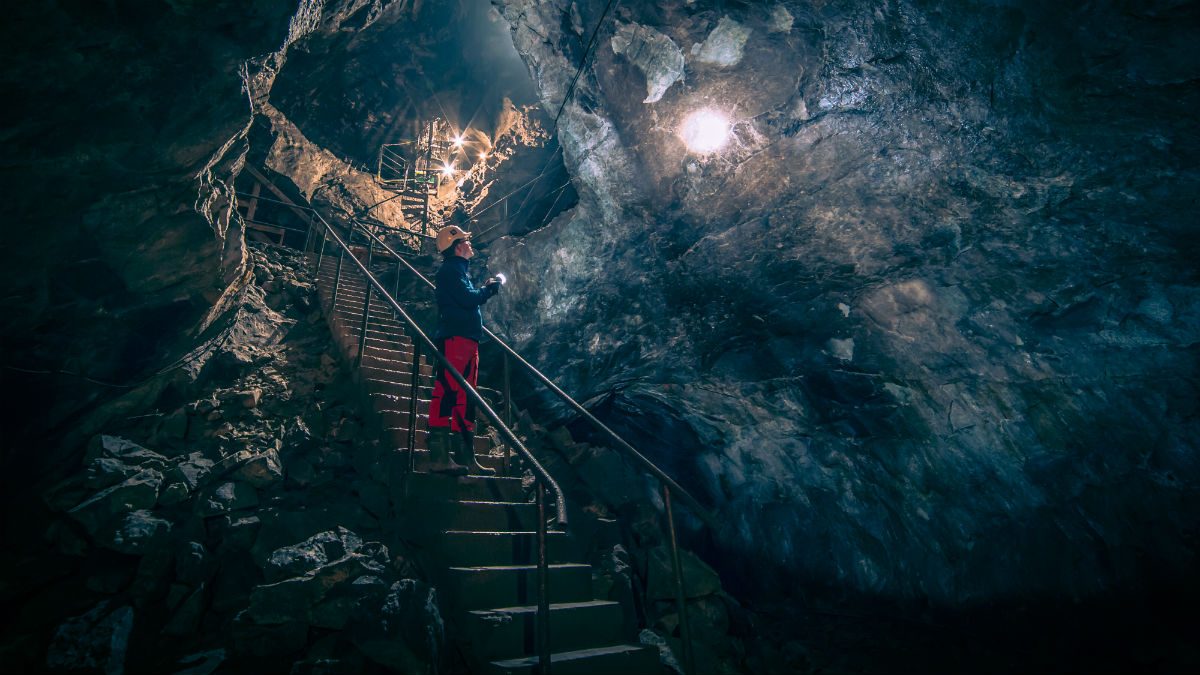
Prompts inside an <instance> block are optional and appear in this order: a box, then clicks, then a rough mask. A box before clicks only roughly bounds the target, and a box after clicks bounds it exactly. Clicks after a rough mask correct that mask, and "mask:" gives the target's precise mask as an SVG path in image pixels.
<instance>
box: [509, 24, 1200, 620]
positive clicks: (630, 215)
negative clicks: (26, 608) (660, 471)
mask: <svg viewBox="0 0 1200 675" xmlns="http://www.w3.org/2000/svg"><path fill="white" fill-rule="evenodd" d="M501 4H502V5H503V14H504V16H505V18H506V19H507V20H508V21H509V22H510V23H511V24H512V30H513V39H514V42H515V44H516V45H517V48H518V50H519V51H520V52H521V53H522V55H523V58H524V59H525V60H526V63H527V64H528V66H529V70H530V73H531V75H532V76H533V78H534V80H535V81H536V82H537V83H538V87H539V93H540V95H541V97H542V101H543V105H545V106H546V107H548V108H553V109H557V108H558V107H559V106H563V110H564V113H563V116H562V118H561V119H560V120H559V123H558V128H557V132H558V134H559V141H560V143H561V144H562V146H563V148H564V151H565V153H564V157H565V161H566V163H567V167H568V169H569V170H570V171H571V172H572V174H573V175H574V177H575V180H576V181H577V183H578V188H579V190H580V195H581V196H580V204H579V205H578V206H577V207H576V208H575V210H574V211H573V212H572V213H571V214H570V215H563V216H561V217H560V218H558V219H557V220H555V221H554V222H553V223H552V224H551V225H550V226H549V227H547V228H545V229H543V230H540V231H538V232H535V233H532V234H530V235H528V236H525V237H523V238H520V239H512V240H505V241H500V242H496V243H495V244H493V245H492V246H491V247H490V248H489V250H488V252H487V253H488V263H489V266H490V267H491V268H492V269H494V270H503V271H506V272H510V273H511V274H510V278H511V279H512V282H511V283H510V284H509V286H508V287H507V288H506V292H505V294H504V296H503V297H502V298H501V299H500V301H499V302H494V303H490V304H489V305H488V307H487V308H486V309H487V312H488V313H489V318H490V320H492V321H493V322H494V323H495V324H497V325H499V326H501V327H502V328H503V332H504V333H507V334H508V335H510V336H511V337H512V338H513V339H514V340H515V341H516V343H517V345H518V346H519V348H521V349H523V350H524V351H525V353H526V354H527V355H529V356H530V357H532V358H533V359H534V361H535V363H536V364H537V365H538V366H539V367H541V368H543V369H545V370H546V371H547V372H549V373H551V374H552V376H554V377H555V378H556V379H558V380H559V382H560V383H563V384H565V388H566V389H567V390H568V391H571V392H573V393H576V394H577V395H578V396H579V397H581V398H584V399H586V398H589V397H593V398H594V399H599V398H603V399H606V400H607V403H605V404H604V406H603V407H604V411H605V413H606V419H607V420H608V421H609V422H610V423H611V424H613V425H614V426H616V427H618V428H620V429H621V430H622V431H624V432H626V433H628V434H629V435H630V436H631V437H632V438H633V439H634V440H636V441H637V444H638V445H639V447H642V448H643V449H645V451H646V452H647V453H649V454H650V455H651V456H652V458H653V459H654V460H655V461H657V462H660V463H661V464H662V465H663V466H665V467H667V468H668V470H669V471H670V472H672V473H673V474H674V475H676V476H679V477H680V478H681V480H684V481H685V484H686V485H688V486H689V487H691V488H693V489H695V490H697V491H698V492H700V493H702V499H703V500H704V501H706V502H708V503H710V504H712V505H713V506H714V508H716V509H717V510H718V511H719V512H720V513H721V514H722V516H723V519H724V521H725V522H726V523H727V524H728V526H727V528H726V529H725V530H724V531H722V532H721V533H720V534H719V538H720V539H721V540H722V541H723V546H724V547H725V549H726V551H727V553H726V555H727V559H728V560H730V561H736V563H733V562H731V563H730V566H729V568H728V571H730V572H732V573H737V571H738V570H739V569H740V570H742V571H743V572H744V574H743V575H742V582H743V583H744V584H746V585H747V586H748V587H749V588H757V589H759V590H760V591H761V592H763V593H770V594H775V593H778V591H779V589H784V588H797V589H799V588H808V587H811V588H820V587H830V588H834V589H842V590H846V589H856V590H857V591H859V592H861V593H862V594H865V595H868V596H872V597H888V598H900V599H914V600H918V601H921V602H925V601H931V602H933V603H935V604H942V605H961V604H963V603H968V602H974V601H984V600H986V599H998V598H1007V597H1031V596H1034V595H1037V596H1042V595H1043V594H1045V595H1047V596H1050V597H1061V598H1080V599H1086V598H1096V597H1099V596H1102V595H1104V594H1106V593H1109V592H1120V593H1123V592H1125V591H1126V590H1129V589H1136V588H1144V587H1146V586H1153V585H1154V584H1155V582H1156V581H1157V580H1159V579H1161V578H1162V577H1160V576H1159V575H1162V574H1165V575H1167V576H1168V577H1171V578H1179V579H1182V578H1186V575H1187V574H1188V573H1187V570H1188V569H1190V567H1192V566H1193V565H1194V562H1195V560H1196V548H1195V545H1194V542H1192V541H1191V540H1190V539H1189V535H1188V534H1187V533H1188V532H1189V531H1191V530H1192V529H1194V527H1195V524H1196V522H1197V516H1198V515H1200V514H1198V512H1197V510H1196V508H1195V503H1194V500H1193V499H1192V498H1191V497H1190V496H1189V495H1190V494H1191V492H1192V490H1193V489H1194V485H1195V484H1196V481H1197V479H1198V478H1200V473H1198V467H1197V465H1196V464H1195V462H1193V461H1192V460H1191V459H1190V458H1191V457H1192V456H1193V455H1194V454H1195V453H1194V449H1195V441H1194V439H1195V437H1196V431H1197V429H1196V425H1195V421H1194V416H1192V415H1191V413H1190V411H1191V410H1192V409H1193V408H1194V401H1195V400H1196V395H1197V393H1198V392H1197V391H1196V383H1195V379H1194V372H1195V366H1196V363H1195V357H1196V353H1195V345H1196V342H1197V335H1198V334H1200V333H1198V332H1197V317H1198V316H1200V315H1198V314H1197V311H1198V309H1197V308H1198V305H1197V303H1196V298H1197V287H1196V285H1195V278H1194V275H1193V274H1192V272H1191V271H1190V269H1189V268H1190V265H1189V264H1187V263H1184V262H1183V261H1185V260H1190V259H1191V257H1192V253H1193V252H1194V247H1195V242H1194V238H1192V237H1191V236H1190V234H1189V232H1190V230H1191V226H1190V225H1189V224H1188V217H1187V216H1185V215H1183V214H1186V213H1188V212H1189V211H1190V200H1191V196H1190V195H1192V194H1193V193H1194V192H1195V190H1196V187H1197V179H1198V177H1200V176H1198V174H1197V172H1196V170H1195V163H1194V162H1193V161H1191V160H1190V159H1189V158H1190V157H1191V156H1193V155H1194V154H1195V150H1196V138H1197V137H1198V136H1197V134H1196V132H1197V129H1196V123H1195V117H1194V115H1191V114H1190V113H1189V112H1187V111H1188V110H1189V106H1191V105H1193V104H1194V103H1195V102H1196V99H1197V89H1196V87H1195V86H1194V82H1195V77H1196V74H1197V72H1200V67H1198V66H1200V64H1197V62H1196V60H1195V59H1194V58H1193V57H1191V56H1184V55H1183V54H1182V52H1181V51H1175V52H1170V51H1169V50H1170V49H1171V48H1170V47H1168V45H1180V44H1181V43H1180V42H1179V40H1181V39H1183V38H1182V32H1180V31H1179V30H1177V27H1178V26H1181V25H1185V24H1186V25H1195V20H1196V15H1195V10H1194V9H1192V8H1188V7H1186V6H1184V5H1179V4H1178V3H1171V2H1161V3H1151V4H1150V5H1143V6H1140V7H1139V9H1138V10H1136V11H1132V12H1129V11H1125V10H1123V9H1121V7H1120V6H1118V4H1117V3H1090V4H1089V5H1088V6H1087V7H1086V8H1084V7H1082V6H1075V5H1071V6H1066V5H1058V6H1055V7H1054V8H1053V9H1051V8H1048V7H1046V6H1044V5H1041V4H1039V3H1016V4H1011V3H1010V4H1009V5H1006V6H1005V7H1004V8H1000V7H996V6H993V5H990V4H987V3H966V4H964V3H910V2H898V3H897V2H822V3H799V2H776V3H768V4H766V5H760V4H727V3H715V2H699V1H698V2H687V3H682V2H681V3H643V4H638V5H636V6H633V5H623V6H620V7H619V8H617V9H616V10H615V11H614V16H609V17H607V18H606V19H605V21H606V22H607V23H605V24H603V25H602V26H601V29H600V32H599V37H600V39H599V40H597V46H596V48H595V51H594V53H593V54H592V56H591V57H590V59H589V60H588V61H587V67H586V68H585V70H584V73H583V75H582V76H581V77H580V78H579V79H578V82H577V83H576V84H575V90H574V92H573V94H572V95H571V96H570V97H569V98H568V96H567V95H568V92H569V89H570V86H571V83H572V79H573V76H574V74H575V68H576V66H577V65H578V64H579V63H580V62H581V61H582V60H583V58H584V54H583V50H582V42H583V41H584V40H586V39H587V37H588V35H589V34H590V31H591V30H592V29H593V28H594V27H595V26H596V25H597V23H599V22H600V21H601V19H602V13H603V10H604V5H605V3H601V2H565V1H559V2H529V1H526V0H509V1H506V2H503V3H501ZM573 12H574V14H572V13H573ZM565 16H577V17H579V20H578V21H573V22H566V21H563V20H561V19H562V17H565ZM643 35H644V36H657V35H661V36H663V37H664V38H665V39H669V40H670V41H671V42H672V43H674V44H675V45H677V46H678V48H679V49H680V50H681V51H682V52H683V54H684V55H685V60H684V63H685V67H684V69H683V73H682V76H681V78H680V79H679V81H678V82H676V83H674V84H673V85H671V86H670V87H669V88H666V89H665V91H663V92H662V96H661V97H660V98H656V97H655V96H651V97H650V98H649V99H647V97H646V94H645V91H646V88H645V87H644V86H643V84H642V83H643V82H645V81H646V80H647V78H648V77H650V76H649V74H648V73H646V72H645V71H646V70H647V65H646V63H645V61H646V59H647V57H646V56H645V55H644V54H645V52H643V53H642V55H639V54H638V53H637V52H636V51H635V52H634V53H632V54H631V53H629V48H628V47H627V43H629V42H630V40H631V39H632V38H633V37H634V36H643ZM1051 35H1053V37H1050V36H1051ZM609 38H611V40H610V39H609ZM656 39H657V40H658V42H661V43H662V44H663V45H665V44H666V42H665V41H664V40H663V39H660V38H656ZM643 40H646V41H647V44H648V45H653V44H657V43H656V42H654V41H653V40H649V38H643ZM1182 51H1188V50H1182ZM652 70H653V69H652ZM654 72H658V71H657V70H655V71H654ZM663 72H666V71H665V70H664V71H663ZM651 79H652V80H653V81H659V80H657V79H655V78H651ZM661 81H662V82H665V81H666V79H662V80H661ZM657 90H658V88H655V87H653V86H652V89H651V91H652V93H654V92H657ZM564 99H566V103H565V105H564ZM1134 100H1136V101H1139V102H1141V103H1140V105H1139V106H1137V108H1136V109H1133V108H1131V107H1129V106H1126V105H1121V104H1118V103H1116V101H1134ZM705 108H707V109H711V110H715V111H718V112H720V113H722V114H724V115H725V116H727V117H728V119H729V124H730V127H729V132H730V135H729V140H728V142H727V143H726V145H725V146H724V147H723V148H722V149H720V150H719V151H717V152H715V153H710V154H697V153H690V152H689V151H688V149H687V148H686V147H685V145H684V143H683V142H682V140H681V139H680V138H679V136H678V135H677V134H678V130H679V129H680V127H681V125H682V123H683V122H684V120H685V119H686V118H687V117H688V115H690V114H691V113H693V112H694V111H696V110H699V109H705ZM1152 110H1153V111H1154V112H1151V111H1152ZM1134 139H1138V140H1134ZM1155 513H1171V514H1174V515H1173V516H1172V517H1171V518H1169V519H1166V520H1163V519H1159V518H1156V517H1154V516H1152V515H1151V514H1155ZM750 560H753V561H755V564H753V565H751V564H746V563H747V561H750Z"/></svg>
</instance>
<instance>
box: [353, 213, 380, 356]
mask: <svg viewBox="0 0 1200 675" xmlns="http://www.w3.org/2000/svg"><path fill="white" fill-rule="evenodd" d="M364 227H365V226H364ZM374 252H375V240H374V239H372V238H370V237H368V238H367V264H366V268H367V271H368V272H369V271H370V270H371V257H372V254H373V253H374ZM363 290H364V291H366V298H364V299H363V318H362V333H361V334H360V335H359V336H358V358H356V359H355V360H354V365H355V366H361V365H362V360H363V352H365V351H367V326H368V325H370V322H371V292H372V291H374V290H375V289H373V288H371V284H370V283H369V282H367V283H365V284H363Z"/></svg>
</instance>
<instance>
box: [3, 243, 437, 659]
mask: <svg viewBox="0 0 1200 675" xmlns="http://www.w3.org/2000/svg"><path fill="white" fill-rule="evenodd" d="M248 251H249V255H250V264H249V269H250V270H251V275H252V280H251V282H250V283H249V285H248V286H246V287H245V289H244V290H243V291H242V293H241V297H240V301H239V304H238V306H237V307H236V308H234V309H233V310H232V311H231V313H232V315H233V316H231V317H228V325H226V326H225V328H224V330H223V332H222V333H221V334H219V335H218V336H217V337H218V339H216V340H213V341H211V342H210V343H208V344H206V345H202V347H203V349H200V350H198V351H197V352H196V353H194V354H193V358H192V360H191V361H190V362H189V364H188V367H187V368H180V369H178V370H177V371H176V373H177V374H176V376H175V377H174V378H173V379H172V381H171V384H170V387H169V388H167V389H165V390H164V391H163V393H162V394H160V396H159V398H158V399H157V401H156V405H157V406H158V408H157V409H156V410H151V411H149V412H147V413H143V414H139V415H134V416H132V418H131V419H128V420H125V421H124V422H123V423H122V424H117V423H110V428H111V430H112V432H113V433H111V434H100V435H97V436H96V437H95V438H93V439H92V440H91V441H90V442H89V443H88V445H87V448H86V451H85V452H84V453H83V456H82V459H81V460H80V461H81V467H80V470H79V471H77V472H74V473H72V474H71V475H70V476H69V477H68V478H66V479H65V480H63V481H62V482H60V483H59V484H57V485H55V486H53V487H52V488H51V489H49V490H48V491H47V492H46V493H45V494H44V496H43V499H44V500H45V503H46V504H47V505H48V506H49V508H50V509H51V511H52V512H54V513H55V514H56V515H55V516H54V517H53V518H52V519H51V520H50V522H49V527H47V528H46V531H45V535H44V536H43V537H42V539H41V540H38V539H36V538H34V539H33V540H32V541H30V542H27V544H26V545H25V546H23V547H22V550H21V551H20V552H18V553H15V554H14V556H13V562H12V564H13V565H14V566H15V572H14V573H19V574H21V576H22V578H23V579H25V580H26V581H27V582H28V587H26V588H13V587H10V586H9V583H10V582H5V584H6V585H5V588H4V590H5V593H6V598H7V599H6V605H8V606H10V607H12V609H13V611H14V612H16V613H19V614H20V615H21V616H23V617H24V620H25V621H24V625H22V626H19V627H10V628H11V632H10V631H6V634H5V637H4V642H3V643H2V646H3V648H4V650H5V654H6V662H8V663H11V664H14V665H20V664H25V666H26V667H27V668H36V667H44V668H50V669H52V670H55V671H61V672H74V671H82V670H88V671H89V672H90V670H97V669H99V670H103V671H104V672H106V673H110V674H111V675H119V674H120V673H122V672H160V671H164V670H170V671H176V670H182V669H184V668H185V667H186V666H188V664H189V663H191V662H193V661H195V662H198V663H200V664H207V665H206V666H204V667H209V666H211V668H209V670H206V671H205V672H212V669H215V668H216V667H217V666H221V667H223V668H226V669H233V670H245V669H250V668H264V667H266V668H267V669H268V670H272V671H274V670H277V669H278V668H279V662H280V660H281V659H283V660H286V662H287V664H289V665H288V667H287V668H285V670H290V669H292V668H293V667H294V668H295V669H296V670H297V671H298V672H307V671H308V670H321V669H322V668H335V667H336V668H345V669H350V670H362V669H363V668H368V669H369V668H374V667H387V668H392V669H399V670H406V671H411V670H422V669H434V670H436V669H437V668H438V667H439V664H440V662H441V659H443V658H445V656H446V654H445V648H444V644H443V643H444V639H445V638H444V634H445V629H444V627H443V625H442V619H441V617H440V614H439V608H438V600H437V595H436V592H435V591H434V589H432V587H430V586H429V585H428V584H427V583H426V582H425V581H423V573H422V572H421V571H420V569H419V568H417V567H416V566H415V565H413V564H412V562H411V559H412V557H413V556H412V553H411V552H410V551H407V550H405V548H404V547H403V546H399V547H397V546H393V547H392V548H391V549H389V547H388V546H386V545H384V544H383V543H381V542H380V539H381V537H382V536H383V535H382V533H383V531H384V528H385V526H386V525H388V523H385V522H383V519H385V518H388V517H390V515H391V514H390V513H389V511H388V509H389V507H388V502H387V498H386V493H387V492H386V491H387V489H388V485H389V483H388V480H389V478H388V475H387V472H386V471H384V472H381V471H376V470H373V467H374V463H375V461H376V455H377V452H376V450H375V448H374V446H373V442H372V441H370V440H369V439H368V438H367V437H366V433H365V431H364V429H363V422H362V419H361V418H360V417H359V413H358V405H357V402H356V401H355V399H354V395H353V391H354V390H353V389H352V388H350V387H349V386H348V384H349V383H348V381H347V378H346V377H345V375H344V373H342V372H341V369H340V367H339V366H338V363H337V361H336V360H335V358H334V356H333V354H334V353H335V352H334V351H333V344H332V340H333V338H332V335H331V334H330V332H329V329H328V327H327V326H326V325H325V323H324V321H323V319H322V318H321V315H320V313H319V311H318V310H317V309H316V305H315V302H313V301H312V299H311V296H314V295H315V292H316V288H315V286H314V284H313V283H312V280H311V278H310V272H308V271H307V270H306V269H303V268H302V266H301V260H302V256H300V254H298V253H295V252H290V251H286V250H283V249H273V248H267V249H259V248H253V247H251V248H249V249H248ZM272 307H274V308H275V309H272ZM360 469H361V472H360ZM372 487H373V488H374V489H375V491H377V492H383V494H384V495H385V497H384V500H383V507H382V508H380V507H378V506H377V505H376V506H375V511H374V512H372V511H370V510H368V509H366V508H364V505H373V502H371V501H370V500H369V499H366V498H365V497H363V495H365V494H368V493H370V491H371V489H372ZM47 561H53V563H52V564H50V563H48V562H47ZM64 596H65V597H64ZM43 636H45V637H43ZM46 638H49V640H50V641H49V642H48V643H47V642H45V641H44V640H45V639H46ZM267 664H274V665H267ZM292 664H296V665H294V666H293V665H292ZM371 664H375V665H371ZM422 664H423V665H422ZM418 665H421V667H420V668H418V667H417V666H418ZM195 667H197V668H199V667H201V666H200V665H196V666H195Z"/></svg>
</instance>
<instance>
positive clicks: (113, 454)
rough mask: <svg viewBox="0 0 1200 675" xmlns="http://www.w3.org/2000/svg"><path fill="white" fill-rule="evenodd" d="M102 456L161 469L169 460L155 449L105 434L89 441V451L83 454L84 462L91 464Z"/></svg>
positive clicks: (134, 464)
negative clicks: (148, 448)
mask: <svg viewBox="0 0 1200 675" xmlns="http://www.w3.org/2000/svg"><path fill="white" fill-rule="evenodd" d="M101 457H110V458H114V459H118V460H120V461H121V462H122V463H124V464H129V465H133V466H140V467H143V468H149V469H158V470H159V471H161V470H163V469H164V468H165V467H166V462H167V458H166V457H163V456H162V455H160V454H158V453H157V452H154V451H153V450H147V449H146V448H143V447H142V446H140V445H138V444H137V443H134V442H133V441H130V440H126V439H124V438H120V437H119V436H108V435H104V434H100V435H98V436H95V437H94V438H93V439H92V440H91V442H90V443H88V449H87V453H86V454H85V455H84V456H83V463H84V464H85V465H87V464H91V463H92V462H93V461H95V460H96V459H99V458H101Z"/></svg>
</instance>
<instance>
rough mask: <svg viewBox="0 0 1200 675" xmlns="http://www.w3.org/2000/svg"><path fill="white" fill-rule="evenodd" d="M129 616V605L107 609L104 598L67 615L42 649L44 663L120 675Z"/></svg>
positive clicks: (130, 629)
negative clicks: (85, 609) (71, 615)
mask: <svg viewBox="0 0 1200 675" xmlns="http://www.w3.org/2000/svg"><path fill="white" fill-rule="evenodd" d="M133 618H134V615H133V608H132V607H130V606H128V605H126V606H122V607H118V608H116V609H114V610H111V611H110V610H109V601H107V600H105V601H103V602H101V603H100V604H98V605H96V606H95V607H93V608H92V609H90V610H88V611H87V613H85V614H82V615H80V616H75V617H71V618H70V619H67V620H66V621H64V622H63V623H62V624H61V625H60V626H59V627H58V629H57V630H55V632H54V637H53V638H52V639H51V641H50V648H49V649H47V650H46V667H47V668H48V669H50V670H87V671H92V672H96V671H99V672H103V673H104V675H122V674H123V673H124V672H125V654H126V651H127V650H128V647H129V634H130V632H131V631H132V630H133Z"/></svg>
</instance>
